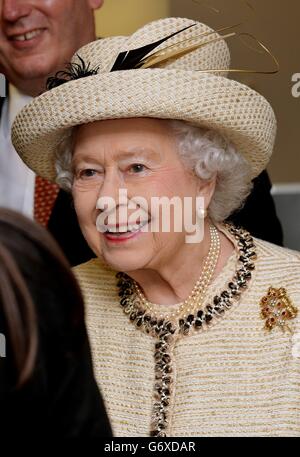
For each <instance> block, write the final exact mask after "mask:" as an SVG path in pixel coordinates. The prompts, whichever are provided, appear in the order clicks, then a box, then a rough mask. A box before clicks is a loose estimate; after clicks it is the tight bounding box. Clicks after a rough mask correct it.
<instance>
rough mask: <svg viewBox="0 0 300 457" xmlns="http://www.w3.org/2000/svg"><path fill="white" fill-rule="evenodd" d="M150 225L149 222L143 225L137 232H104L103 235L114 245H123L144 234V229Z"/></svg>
mask: <svg viewBox="0 0 300 457" xmlns="http://www.w3.org/2000/svg"><path fill="white" fill-rule="evenodd" d="M146 225H148V222H147V223H146V224H144V225H141V226H140V227H139V228H138V229H137V230H134V231H128V232H116V234H114V233H113V232H104V233H102V234H103V236H104V237H105V239H106V240H107V241H109V242H112V243H123V242H125V241H127V240H131V239H133V238H135V237H136V236H138V235H140V234H141V233H142V229H143V228H144V227H145V226H146Z"/></svg>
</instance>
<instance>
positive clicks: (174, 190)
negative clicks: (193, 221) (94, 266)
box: [72, 118, 205, 272]
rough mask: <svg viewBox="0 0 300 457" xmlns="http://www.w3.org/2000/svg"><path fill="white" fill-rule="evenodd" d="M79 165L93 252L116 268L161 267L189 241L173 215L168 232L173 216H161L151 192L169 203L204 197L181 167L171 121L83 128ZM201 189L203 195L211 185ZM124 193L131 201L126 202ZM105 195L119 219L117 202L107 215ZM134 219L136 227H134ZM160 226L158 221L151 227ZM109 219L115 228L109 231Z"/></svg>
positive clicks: (80, 196) (78, 190) (82, 218)
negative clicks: (198, 196)
mask: <svg viewBox="0 0 300 457" xmlns="http://www.w3.org/2000/svg"><path fill="white" fill-rule="evenodd" d="M73 170H74V182H73V188H72V193H73V198H74V204H75V209H76V212H77V216H78V220H79V224H80V227H81V230H82V232H83V235H84V237H85V238H86V240H87V242H88V244H89V246H90V247H91V249H92V250H93V251H94V252H95V254H96V255H97V256H99V257H103V258H104V259H105V261H106V262H107V263H108V264H109V265H111V266H112V267H113V268H114V269H116V270H121V271H127V272H130V271H134V270H140V269H145V268H153V269H156V268H159V267H161V266H162V265H163V264H164V263H165V262H168V261H169V260H170V259H171V258H172V255H174V252H177V251H178V250H179V249H180V248H181V247H182V246H183V244H184V243H185V235H186V233H185V231H180V232H178V231H175V230H174V222H173V218H172V217H171V222H170V230H167V231H163V230H162V223H163V222H166V217H167V216H164V217H162V212H161V211H160V212H159V215H160V217H159V216H158V213H157V212H156V213H155V211H152V209H151V208H153V206H152V207H151V204H152V205H153V197H159V198H161V197H166V201H167V202H168V201H169V199H171V198H173V197H179V198H180V199H181V200H183V198H184V197H187V196H189V197H192V199H194V200H195V198H196V196H197V195H198V194H199V185H200V182H199V179H198V178H196V177H195V176H194V175H193V174H192V173H190V172H189V171H187V170H186V169H185V168H184V167H183V165H182V162H181V161H180V159H179V157H178V153H177V149H176V143H175V140H174V135H172V131H171V129H170V127H169V126H168V124H167V123H166V122H165V121H161V120H158V119H150V118H136V119H120V120H106V121H98V122H94V123H91V124H86V125H83V126H81V127H79V129H78V130H77V132H76V136H75V148H74V155H73ZM200 187H201V186H200ZM120 189H122V191H121V192H123V194H122V197H120V194H119V190H120ZM202 191H203V192H204V193H205V187H203V188H202ZM125 193H127V199H128V200H126V198H125V200H124V195H125ZM200 193H201V192H200ZM137 197H139V198H140V200H139V203H138V205H136V206H135V205H134V204H133V206H131V207H130V205H129V204H128V201H130V200H131V199H132V200H133V202H134V203H137ZM105 198H109V199H110V202H112V201H114V202H115V209H116V210H117V211H116V212H115V214H116V218H115V219H114V218H113V217H112V212H111V211H112V210H111V208H112V207H111V208H110V210H109V212H107V211H106V212H103V209H105V206H104V205H103V201H104V199H105ZM141 198H142V199H141ZM99 199H100V200H99ZM132 200H131V201H132ZM97 204H98V208H97ZM131 204H132V203H131ZM173 213H174V211H171V216H172V214H173ZM108 214H109V215H110V216H111V218H107V215H108ZM134 215H137V217H133V216H134ZM104 216H105V217H104ZM158 219H159V222H158ZM97 221H98V222H97ZM112 221H113V222H112ZM133 221H136V223H137V226H138V227H133ZM96 222H97V226H98V229H97V226H96ZM155 223H156V224H158V225H156V229H154V231H151V227H153V226H155ZM105 224H107V225H108V226H109V232H107V231H104V229H105V227H104V225H105ZM106 228H107V227H106ZM167 229H168V228H167ZM99 230H100V231H99ZM164 230H165V229H164Z"/></svg>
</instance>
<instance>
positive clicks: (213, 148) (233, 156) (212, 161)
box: [56, 120, 252, 222]
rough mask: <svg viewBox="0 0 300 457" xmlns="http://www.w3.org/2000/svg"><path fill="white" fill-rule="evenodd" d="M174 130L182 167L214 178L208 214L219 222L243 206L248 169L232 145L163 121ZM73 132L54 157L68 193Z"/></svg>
mask: <svg viewBox="0 0 300 457" xmlns="http://www.w3.org/2000/svg"><path fill="white" fill-rule="evenodd" d="M163 122H166V123H167V124H168V125H169V127H170V128H171V129H172V130H173V133H174V135H175V138H176V140H177V144H178V154H179V156H180V158H181V160H182V163H183V165H184V166H185V167H186V168H187V169H188V170H190V171H193V172H194V173H195V175H196V176H197V177H198V178H199V179H201V180H202V181H211V180H212V179H214V178H216V187H215V192H214V195H213V197H212V199H211V202H210V205H209V208H208V213H209V216H210V217H211V219H212V220H213V221H214V222H222V221H224V220H225V219H227V218H228V217H229V216H230V215H231V214H232V213H233V212H234V211H235V210H237V209H239V208H241V207H242V205H243V203H244V201H245V199H246V198H247V196H248V195H249V193H250V191H251V188H252V181H251V166H250V164H249V163H248V162H247V161H246V159H244V158H243V156H242V155H241V154H239V153H238V152H237V151H236V149H235V147H234V146H233V144H231V143H230V142H229V141H228V140H227V139H225V138H224V137H223V136H221V135H220V134H219V133H218V132H215V131H213V130H208V129H205V128H199V127H198V126H194V125H192V124H190V123H187V122H185V121H179V120H163ZM74 130H75V129H73V130H72V131H71V133H70V134H69V135H68V136H66V137H65V138H64V139H63V141H62V142H61V143H60V145H59V147H58V151H57V154H56V172H57V178H56V182H57V184H58V185H59V186H60V187H61V188H63V189H64V190H66V191H68V192H70V191H71V189H72V183H73V178H74V176H73V172H72V155H73V148H74Z"/></svg>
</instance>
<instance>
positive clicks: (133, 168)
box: [129, 163, 146, 173]
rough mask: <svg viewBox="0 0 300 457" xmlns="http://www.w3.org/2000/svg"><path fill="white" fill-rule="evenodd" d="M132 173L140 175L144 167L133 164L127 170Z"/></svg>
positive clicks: (139, 164)
mask: <svg viewBox="0 0 300 457" xmlns="http://www.w3.org/2000/svg"><path fill="white" fill-rule="evenodd" d="M129 170H130V171H131V172H132V173H141V172H143V171H145V170H146V167H145V165H143V164H141V163H134V164H133V165H131V167H130V169H129Z"/></svg>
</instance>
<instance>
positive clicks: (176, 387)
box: [13, 18, 300, 436]
mask: <svg viewBox="0 0 300 457" xmlns="http://www.w3.org/2000/svg"><path fill="white" fill-rule="evenodd" d="M228 67H229V51H228V48H227V45H226V43H225V41H224V40H223V39H221V37H220V36H219V35H218V34H217V33H216V32H214V31H212V30H211V29H209V28H208V27H207V26H205V25H203V24H200V23H194V22H192V21H190V20H187V19H172V18H171V19H164V20H161V21H157V22H154V23H151V24H148V25H147V26H145V27H144V28H142V29H140V30H138V31H137V32H136V33H135V34H134V35H132V36H131V37H129V38H125V37H114V38H110V39H104V40H100V41H97V42H95V43H91V44H90V45H88V46H86V47H85V48H83V49H81V50H80V51H79V52H78V55H76V56H75V57H74V60H73V64H72V66H71V67H70V68H69V72H68V73H60V74H58V75H56V77H55V78H53V79H52V80H51V81H50V83H49V85H50V87H51V88H52V90H50V91H48V92H46V93H45V94H43V95H41V96H40V97H38V98H37V99H35V100H34V101H33V102H32V103H31V104H30V105H28V106H27V107H26V108H25V109H24V110H23V111H22V112H21V114H20V115H19V116H18V117H17V119H16V122H15V124H14V129H13V141H14V144H15V146H16V148H17V150H18V152H19V154H20V155H21V157H22V158H23V160H24V161H25V162H26V163H27V164H28V165H29V166H30V167H31V168H32V169H34V170H35V171H36V172H37V173H39V174H41V175H42V176H44V177H47V178H49V179H52V180H57V182H58V183H59V184H60V185H61V186H62V187H64V188H68V189H69V190H70V191H71V192H72V194H73V197H74V204H75V208H76V212H77V215H78V219H79V223H80V227H81V229H82V232H83V234H84V236H85V238H86V240H87V242H88V244H89V246H90V247H91V248H92V250H93V251H94V253H95V254H96V256H97V258H96V259H93V260H91V261H89V262H87V263H86V264H83V265H81V266H79V267H77V268H76V273H77V276H78V278H79V280H80V283H81V286H82V289H83V291H84V295H85V300H86V315H87V323H88V327H89V335H90V339H91V344H92V350H93V361H94V367H95V372H96V376H97V378H98V381H99V384H100V386H101V389H102V392H103V395H104V398H105V402H106V406H107V409H108V413H109V416H110V419H111V422H112V426H113V430H114V433H115V435H117V436H149V435H150V434H151V435H154V436H229V435H235V436H282V435H286V436H296V435H299V434H300V403H299V399H300V396H299V394H300V380H299V372H300V363H299V357H300V342H299V338H300V335H299V328H300V326H299V319H298V318H297V306H299V302H300V281H299V279H300V276H299V275H300V255H299V253H296V252H292V251H288V250H286V249H283V248H279V247H276V246H275V245H272V244H270V243H267V242H264V241H261V240H258V239H253V238H252V237H251V235H250V234H249V233H247V232H246V231H244V230H243V229H239V228H236V227H234V226H229V225H224V224H223V222H222V221H224V220H225V219H226V218H227V216H228V215H230V214H231V213H232V212H233V211H234V210H235V209H237V208H238V207H240V206H241V205H242V203H243V201H244V199H245V197H246V196H247V195H248V193H249V191H250V188H251V180H252V179H253V177H255V176H257V175H258V174H259V173H260V172H261V170H263V169H264V168H265V166H266V164H267V162H268V160H269V158H270V155H271V152H272V147H273V142H274V137H275V130H276V122H275V117H274V114H273V111H272V108H271V107H270V105H269V103H268V102H267V101H266V100H265V99H264V98H263V97H262V96H261V95H259V94H257V93H256V92H254V91H253V90H252V89H250V88H248V87H247V86H244V85H242V84H240V83H238V82H236V81H233V80H229V79H228V78H227V77H226V69H228ZM70 80H71V81H70ZM54 86H59V87H55V88H53V87H54ZM121 191H122V192H123V193H122V192H121ZM125 191H126V198H125V197H124V192H125ZM162 198H164V199H165V200H164V202H167V203H168V202H169V203H170V202H172V201H173V202H174V200H172V199H175V198H176V199H177V200H176V201H177V203H178V202H183V203H185V202H188V203H189V204H187V205H182V207H181V210H182V211H181V212H182V214H184V215H185V216H186V215H187V214H188V215H189V216H190V222H191V223H190V224H189V225H188V226H187V225H186V224H184V223H182V221H183V219H184V221H186V218H183V219H182V220H181V225H180V226H181V229H178V219H177V216H178V214H177V216H175V212H176V210H177V209H178V208H177V206H178V205H177V206H176V205H175V204H174V205H173V206H172V205H170V212H169V217H166V215H165V214H164V215H162V214H163V210H162V207H160V208H158V209H157V208H154V207H153V205H152V203H153V201H154V200H155V199H162ZM155 201H157V200H155ZM111 202H113V204H111ZM175 206H176V208H175ZM179 206H180V205H179ZM186 208H187V209H186ZM135 211H136V217H135V219H134V218H133V215H134V212H135ZM168 222H169V227H167V229H166V227H165V225H166V223H168ZM167 225H168V224H167ZM193 227H194V229H195V232H197V233H196V234H197V237H194V238H193V237H192V238H189V237H190V236H191V232H192V230H190V229H191V228H193ZM74 249H76V246H74Z"/></svg>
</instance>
